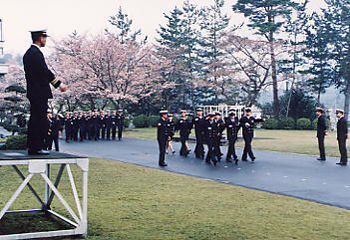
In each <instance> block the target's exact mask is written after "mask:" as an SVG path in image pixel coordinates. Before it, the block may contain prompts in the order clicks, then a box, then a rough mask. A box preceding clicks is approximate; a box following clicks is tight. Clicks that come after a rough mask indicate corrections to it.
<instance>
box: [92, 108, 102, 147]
mask: <svg viewBox="0 0 350 240" xmlns="http://www.w3.org/2000/svg"><path fill="white" fill-rule="evenodd" d="M90 121H91V136H92V139H94V140H95V141H97V140H98V134H99V132H98V131H99V125H100V121H99V116H98V111H97V110H96V111H95V112H94V115H92V117H91V119H90Z"/></svg>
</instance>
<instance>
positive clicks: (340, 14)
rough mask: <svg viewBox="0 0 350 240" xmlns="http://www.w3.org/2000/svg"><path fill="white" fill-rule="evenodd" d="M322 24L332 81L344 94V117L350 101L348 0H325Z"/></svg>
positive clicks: (349, 5) (347, 111)
mask: <svg viewBox="0 0 350 240" xmlns="http://www.w3.org/2000/svg"><path fill="white" fill-rule="evenodd" d="M325 2H326V3H327V4H328V7H327V8H326V9H324V10H323V13H324V24H325V28H326V30H327V32H328V34H327V36H328V41H329V43H328V47H330V52H331V55H330V58H331V59H332V60H333V74H332V75H333V76H334V78H333V81H334V83H335V84H336V87H337V88H338V89H340V90H341V91H342V92H343V93H344V95H345V103H344V111H345V117H346V118H347V117H348V115H349V101H350V67H349V66H350V0H325Z"/></svg>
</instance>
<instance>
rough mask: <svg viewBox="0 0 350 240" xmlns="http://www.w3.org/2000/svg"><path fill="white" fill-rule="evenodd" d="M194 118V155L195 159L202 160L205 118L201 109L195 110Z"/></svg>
mask: <svg viewBox="0 0 350 240" xmlns="http://www.w3.org/2000/svg"><path fill="white" fill-rule="evenodd" d="M196 115H197V116H196V117H195V118H193V119H192V124H193V125H194V129H195V134H196V148H195V150H194V153H195V155H196V158H200V159H204V154H205V152H204V138H205V121H206V120H205V118H204V117H203V109H202V108H197V110H196Z"/></svg>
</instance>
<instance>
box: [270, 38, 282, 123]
mask: <svg viewBox="0 0 350 240" xmlns="http://www.w3.org/2000/svg"><path fill="white" fill-rule="evenodd" d="M270 55H271V67H272V68H271V70H272V72H271V77H272V87H273V115H274V117H275V119H279V115H280V103H279V99H278V84H277V63H276V56H275V46H274V38H273V32H270Z"/></svg>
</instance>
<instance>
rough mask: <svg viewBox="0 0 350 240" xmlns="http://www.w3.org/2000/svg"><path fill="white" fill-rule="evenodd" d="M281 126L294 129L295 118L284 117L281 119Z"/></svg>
mask: <svg viewBox="0 0 350 240" xmlns="http://www.w3.org/2000/svg"><path fill="white" fill-rule="evenodd" d="M279 126H280V128H281V129H294V128H295V120H294V119H293V118H291V117H287V118H283V119H281V120H280V122H279Z"/></svg>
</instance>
